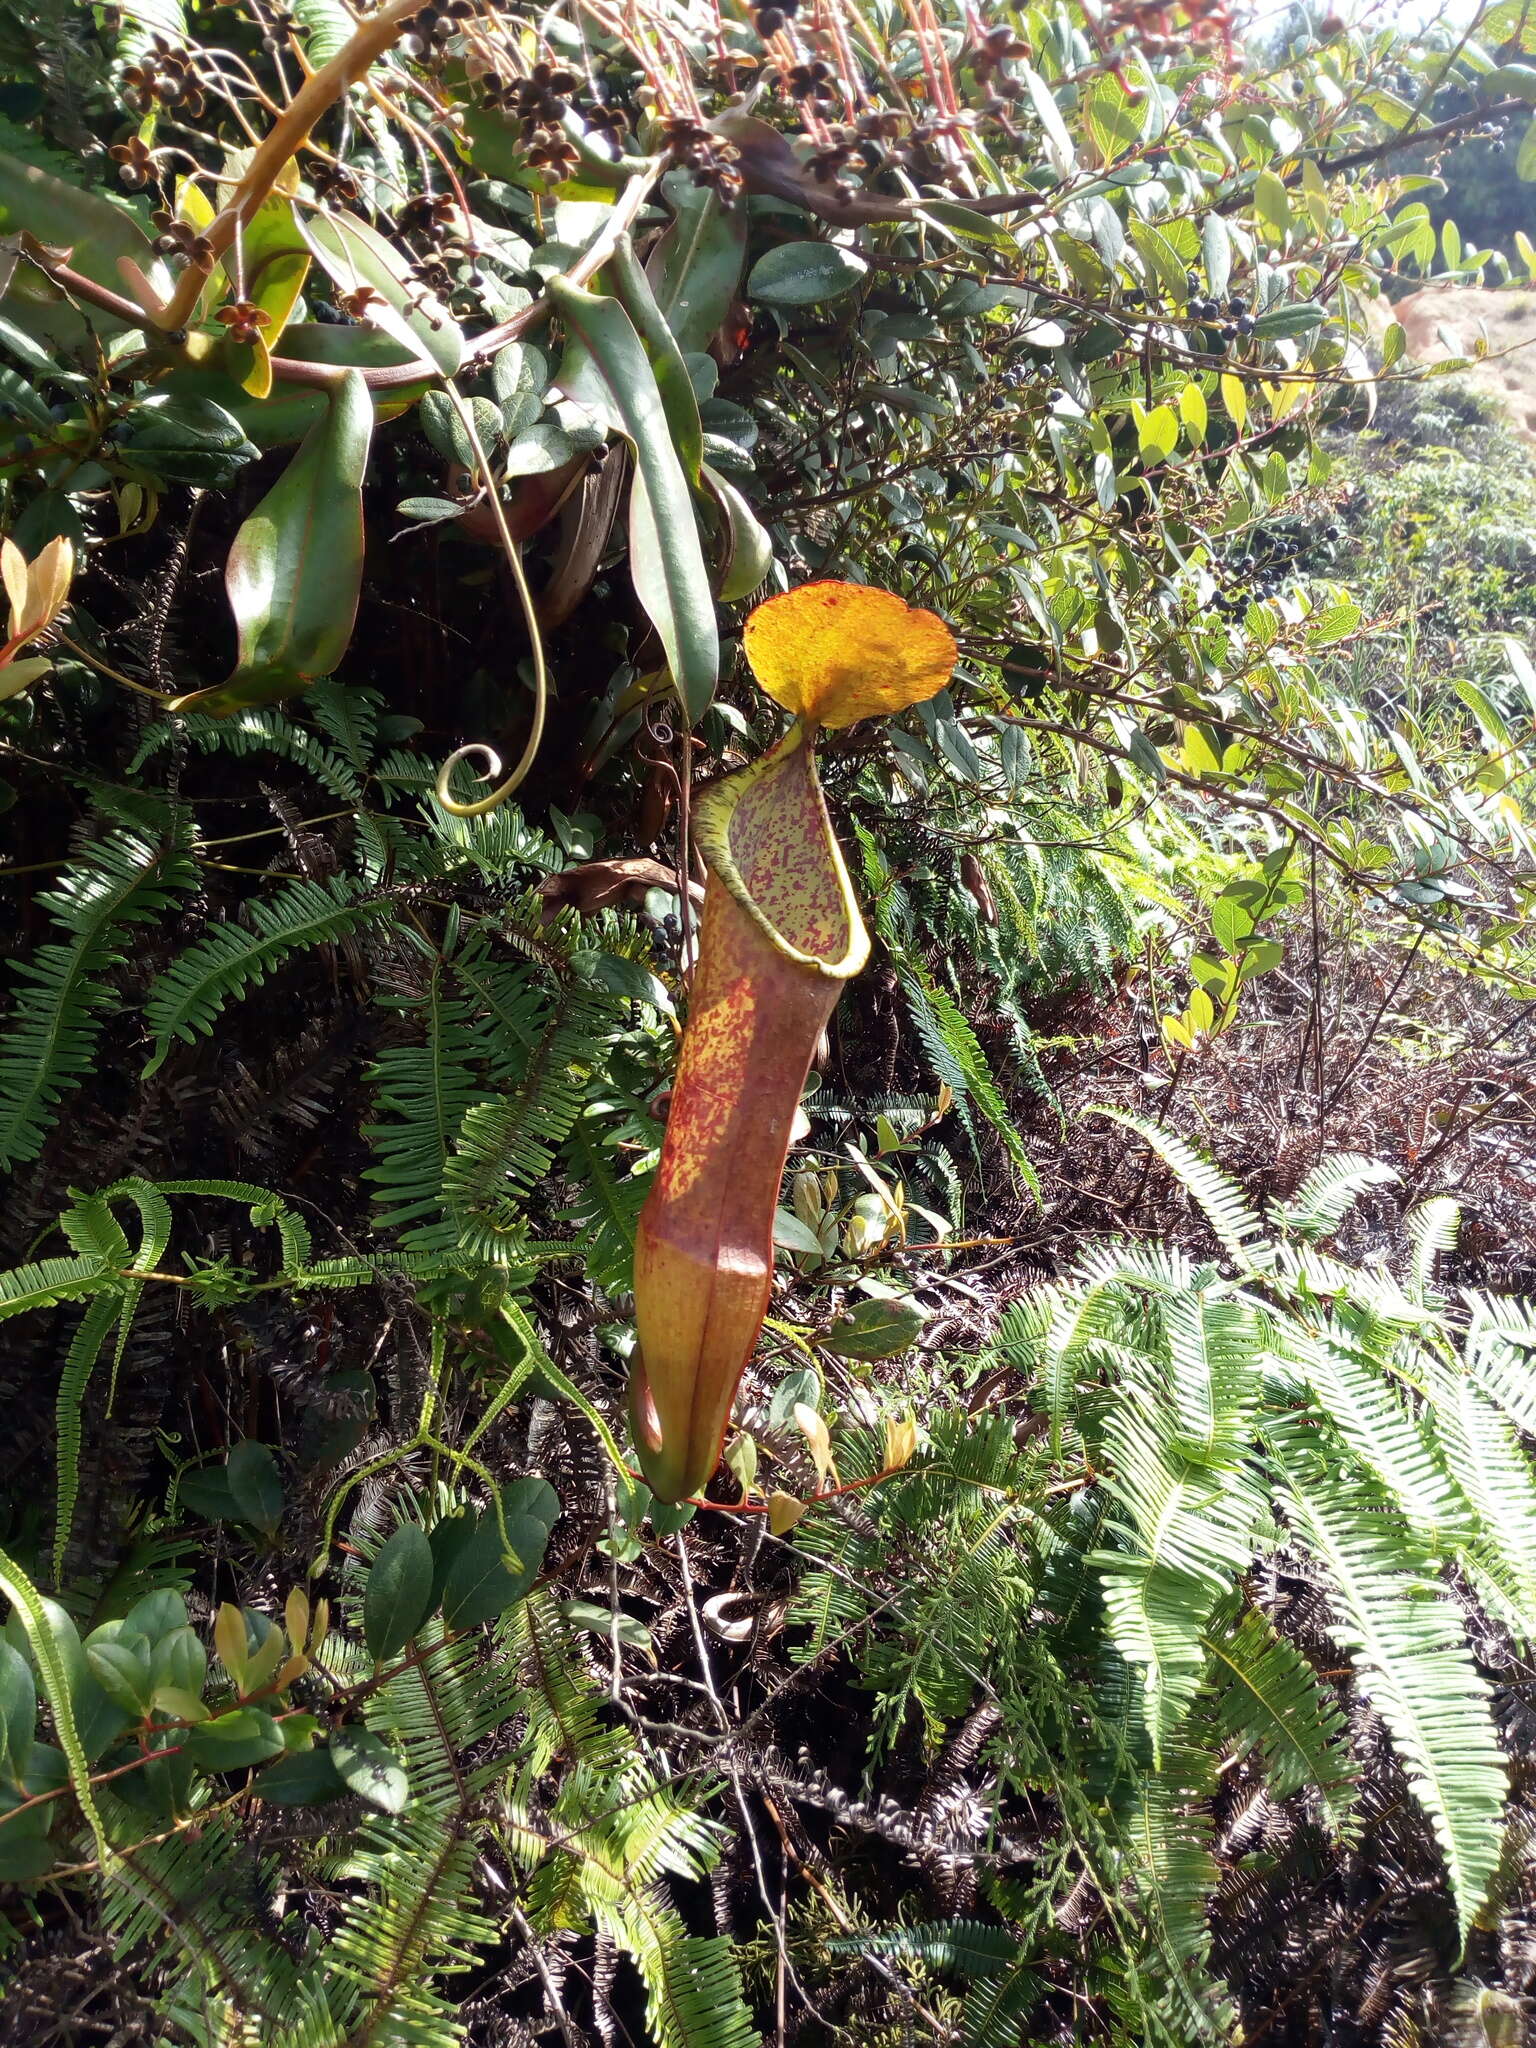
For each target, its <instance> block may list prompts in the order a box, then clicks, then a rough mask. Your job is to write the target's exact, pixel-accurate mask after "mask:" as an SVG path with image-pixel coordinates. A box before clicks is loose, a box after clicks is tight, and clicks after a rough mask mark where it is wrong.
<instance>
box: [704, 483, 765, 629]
mask: <svg viewBox="0 0 1536 2048" xmlns="http://www.w3.org/2000/svg"><path fill="white" fill-rule="evenodd" d="M704 482H705V485H706V486H707V488H708V489H709V490H710V491H711V492H712V493H713V495H714V500H715V503H716V505H717V506H718V507H719V508H720V521H721V525H722V526H723V527H724V529H725V534H726V545H727V553H726V556H725V566H724V570H723V573H722V575H721V578H720V600H721V602H722V603H723V604H734V603H735V602H736V601H737V600H738V599H739V598H743V597H750V596H751V595H752V593H753V591H754V590H756V589H757V587H758V585H759V584H760V583H762V582H763V581H764V579H765V578H766V577H767V574H768V571H769V570H770V569H771V568H772V567H773V542H772V540H771V539H770V538H769V536H768V529H767V528H766V527H765V526H764V525H763V523H762V521H761V520H760V519H759V518H758V516H757V514H756V513H755V512H754V511H753V510H752V507H751V506H750V505H749V504H748V503H747V501H746V499H745V498H744V497H743V496H742V495H741V493H740V491H738V490H737V488H736V486H735V485H734V484H733V483H728V482H727V481H726V479H725V478H724V477H723V476H722V475H721V474H720V472H719V470H717V469H711V468H710V467H709V464H708V463H706V464H705V465H704Z"/></svg>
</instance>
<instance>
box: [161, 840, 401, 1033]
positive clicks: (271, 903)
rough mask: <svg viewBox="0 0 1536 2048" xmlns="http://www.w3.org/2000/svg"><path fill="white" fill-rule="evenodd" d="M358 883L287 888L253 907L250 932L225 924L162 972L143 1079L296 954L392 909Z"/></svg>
mask: <svg viewBox="0 0 1536 2048" xmlns="http://www.w3.org/2000/svg"><path fill="white" fill-rule="evenodd" d="M360 888H361V885H360V884H359V883H357V882H354V881H351V880H349V879H348V878H346V877H344V876H340V875H338V876H334V877H332V879H331V880H330V881H328V882H289V883H287V884H285V886H284V887H283V888H282V889H280V890H278V891H277V892H276V893H275V894H274V895H273V896H271V897H269V898H268V899H267V900H266V901H265V902H260V901H257V902H253V903H252V904H251V905H250V913H249V914H250V919H251V922H250V924H249V926H246V925H241V924H234V923H230V924H224V925H218V926H216V927H215V928H214V929H213V930H212V931H210V932H207V933H206V934H205V935H204V936H203V937H202V938H201V939H199V940H198V941H197V943H196V944H195V945H192V946H189V947H188V948H187V950H186V952H185V953H183V954H182V955H181V956H180V958H179V959H178V960H177V961H176V962H175V964H174V965H173V966H171V967H169V968H167V969H166V971H165V973H164V974H162V975H161V976H160V978H159V979H158V980H157V981H156V983H155V985H154V987H153V988H152V989H151V991H150V994H149V1000H148V1002H147V1003H146V1005H145V1011H144V1014H145V1021H146V1022H147V1023H148V1025H149V1028H150V1030H151V1031H152V1032H153V1033H154V1035H155V1050H154V1055H153V1057H152V1058H151V1060H150V1062H149V1064H148V1066H147V1067H146V1068H145V1072H146V1073H153V1072H154V1071H155V1069H156V1068H157V1067H159V1066H160V1065H161V1064H162V1063H163V1062H164V1060H165V1058H166V1055H167V1054H168V1053H169V1051H170V1048H171V1041H172V1039H173V1038H181V1039H185V1040H186V1042H187V1043H188V1044H189V1045H190V1044H192V1043H193V1042H194V1041H195V1039H196V1037H197V1035H198V1033H199V1032H210V1031H212V1029H213V1027H214V1025H215V1024H216V1023H217V1021H218V1017H219V1013H220V1011H221V1010H222V1009H223V1008H224V1005H225V1004H226V1003H228V1002H230V1001H232V1000H233V999H234V998H235V997H237V996H242V995H244V994H245V993H246V992H247V991H248V990H250V989H253V988H257V987H259V986H260V985H261V983H262V982H264V981H265V980H266V979H267V976H268V975H269V974H272V973H273V972H274V971H275V970H276V969H277V968H278V967H280V966H281V965H282V964H283V962H284V961H285V960H289V959H291V958H292V957H293V955H294V954H295V953H298V952H302V951H304V950H305V949H306V948H308V947H310V946H324V945H333V944H334V943H335V942H336V941H337V940H338V939H341V938H345V937H346V936H347V935H348V933H350V932H355V931H361V930H362V929H363V928H364V927H365V926H367V925H370V924H377V923H378V922H379V921H380V919H382V918H383V917H384V916H386V915H387V914H388V912H389V909H390V905H389V904H388V903H387V902H381V901H378V900H376V899H375V900H371V901H370V900H367V899H362V900H360Z"/></svg>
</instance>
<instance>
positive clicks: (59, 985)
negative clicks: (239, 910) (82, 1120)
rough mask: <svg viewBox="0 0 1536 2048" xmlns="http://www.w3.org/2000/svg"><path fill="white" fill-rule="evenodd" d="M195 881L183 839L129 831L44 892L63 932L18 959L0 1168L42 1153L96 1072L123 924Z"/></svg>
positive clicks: (135, 921) (0, 1117)
mask: <svg viewBox="0 0 1536 2048" xmlns="http://www.w3.org/2000/svg"><path fill="white" fill-rule="evenodd" d="M196 883H197V870H196V868H195V866H194V865H193V863H192V861H191V860H190V859H189V858H188V856H187V853H186V851H185V849H184V848H183V847H182V846H181V845H180V844H179V843H176V842H173V843H171V844H169V845H159V844H156V843H155V842H154V841H153V840H150V839H147V838H145V837H143V836H142V835H141V834H139V833H137V832H132V831H126V830H124V831H117V832H113V833H112V834H111V835H110V836H109V837H107V838H106V839H102V840H100V841H98V842H97V843H96V844H95V845H94V846H91V847H89V848H87V850H86V851H85V852H84V853H83V854H82V855H81V856H80V858H79V859H78V860H76V861H74V862H73V863H72V864H71V865H70V867H69V868H68V869H67V870H66V871H65V873H64V875H63V877H62V879H61V881H60V884H59V886H58V888H57V889H53V890H48V891H45V892H44V893H43V894H42V895H41V896H40V897H39V898H38V901H39V902H40V903H41V904H42V905H43V906H44V907H45V908H46V909H47V910H48V911H50V912H51V914H52V916H53V920H54V922H55V924H57V925H59V926H61V927H62V928H63V930H64V932H65V934H66V936H65V937H64V938H63V939H60V940H50V941H49V942H47V943H46V944H44V945H42V946H39V947H38V949H37V951H36V953H34V954H33V956H32V957H31V959H30V960H23V961H20V962H18V964H17V968H16V972H17V975H18V976H19V978H20V979H21V981H22V982H23V984H24V986H23V987H22V989H21V991H20V993H19V994H18V996H17V999H16V1006H15V1009H14V1010H13V1011H12V1013H11V1018H10V1022H9V1025H8V1027H7V1031H6V1044H5V1050H4V1052H3V1053H0V1167H12V1166H15V1165H17V1164H18V1163H19V1162H20V1161H22V1160H26V1159H34V1158H36V1156H37V1154H38V1152H39V1151H40V1150H41V1149H42V1144H43V1140H44V1138H45V1137H46V1136H47V1134H48V1131H49V1130H50V1128H51V1127H52V1125H53V1122H54V1118H55V1116H56V1115H57V1113H58V1112H57V1105H58V1103H59V1101H60V1098H61V1097H62V1096H64V1095H65V1094H66V1093H68V1092H69V1091H70V1090H71V1089H73V1088H76V1087H78V1086H79V1084H80V1082H81V1081H82V1080H83V1079H84V1078H85V1076H86V1074H87V1073H88V1072H89V1071H90V1068H91V1063H92V1061H93V1060H94V1058H95V1054H96V1041H97V1038H98V1036H99V1034H100V1029H101V1013H102V1011H103V1010H105V1009H107V1008H108V1007H109V1006H110V1005H111V1003H112V1001H113V993H112V990H111V987H110V986H109V984H108V982H107V980H106V976H107V975H108V974H109V973H110V971H111V970H112V969H113V968H114V967H118V966H121V964H122V962H123V960H124V958H125V950H124V933H125V932H126V930H127V929H128V928H129V927H131V926H134V925H142V924H148V923H150V922H151V921H152V920H153V919H155V918H157V917H159V916H160V915H161V914H162V913H163V912H164V911H166V910H167V909H169V907H170V905H171V903H172V902H173V901H174V899H175V896H176V894H177V892H178V891H183V890H190V889H192V888H194V887H195V886H196Z"/></svg>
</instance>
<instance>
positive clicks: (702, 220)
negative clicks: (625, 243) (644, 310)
mask: <svg viewBox="0 0 1536 2048" xmlns="http://www.w3.org/2000/svg"><path fill="white" fill-rule="evenodd" d="M661 189H662V193H663V196H664V197H665V199H666V202H667V204H668V205H669V206H670V207H671V208H672V224H671V226H670V227H668V228H667V229H666V230H665V232H664V233H663V234H662V235H661V237H660V239H659V240H658V241H657V243H656V246H655V247H654V248H653V249H652V251H651V253H650V256H649V257H648V258H647V260H646V266H645V274H646V276H647V277H648V278H649V280H650V284H651V290H652V291H653V292H654V293H655V295H656V304H657V306H658V307H659V308H660V311H661V316H662V318H663V319H664V320H665V321H666V323H667V325H668V326H669V327H670V328H671V330H672V332H673V333H674V334H675V335H676V336H677V345H678V347H679V348H680V349H681V350H682V351H683V353H684V354H685V355H687V354H699V353H701V352H702V351H703V350H705V349H707V348H708V346H709V344H710V342H711V341H712V340H713V339H714V336H715V333H716V331H717V329H718V328H719V327H720V326H721V325H722V324H723V322H724V320H725V316H726V314H727V313H728V312H729V311H730V308H731V301H732V299H734V298H735V296H736V293H737V290H738V288H739V286H740V283H741V273H742V268H743V266H744V264H745V262H746V257H747V211H746V208H745V207H742V206H724V205H722V204H721V200H720V195H719V193H718V192H716V191H715V189H714V187H713V186H712V185H696V184H695V183H694V182H693V177H692V174H691V173H690V172H688V171H671V172H669V173H668V174H667V176H666V177H665V178H664V179H663V180H662V185H661Z"/></svg>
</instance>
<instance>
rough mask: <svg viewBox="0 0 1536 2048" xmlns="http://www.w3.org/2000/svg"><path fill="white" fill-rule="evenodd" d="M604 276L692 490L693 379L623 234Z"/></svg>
mask: <svg viewBox="0 0 1536 2048" xmlns="http://www.w3.org/2000/svg"><path fill="white" fill-rule="evenodd" d="M609 275H610V276H611V277H612V279H613V282H614V285H615V287H616V288H617V291H618V295H619V302H620V304H621V305H622V306H623V308H624V310H625V312H626V313H628V315H629V317H630V320H631V321H632V323H633V325H634V329H635V332H636V334H638V335H639V337H640V340H641V344H642V345H643V347H644V349H645V352H646V354H647V355H648V356H649V357H650V359H651V369H652V372H653V373H654V375H655V378H656V389H657V390H658V391H659V392H660V393H661V404H662V410H663V411H664V412H665V413H666V416H667V425H668V426H669V427H670V428H671V430H672V445H673V447H674V448H675V449H676V450H677V453H678V459H679V460H680V461H681V463H682V465H683V469H684V470H685V472H686V473H687V477H688V481H689V483H691V484H692V485H693V487H694V489H695V490H697V489H698V487H699V478H700V471H701V470H702V468H703V464H704V428H703V425H702V423H701V421H700V419H699V399H698V393H697V392H696V391H695V390H694V388H693V379H692V378H691V377H690V376H689V374H688V365H687V364H686V363H685V362H684V361H683V352H682V349H681V348H680V347H679V346H678V342H677V337H676V335H674V334H673V332H672V330H671V328H670V327H669V326H668V325H667V323H666V320H665V318H664V317H663V315H662V311H661V308H660V307H659V306H658V305H657V303H656V299H655V295H654V294H653V292H652V291H651V287H650V283H649V281H648V280H647V278H646V275H645V272H644V271H643V270H642V269H641V268H640V265H639V262H638V261H637V260H636V257H635V251H634V245H633V244H632V243H631V241H630V239H629V237H628V235H624V236H621V237H620V239H619V242H618V246H617V247H616V248H615V249H614V252H613V260H612V262H611V263H610V265H609Z"/></svg>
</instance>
